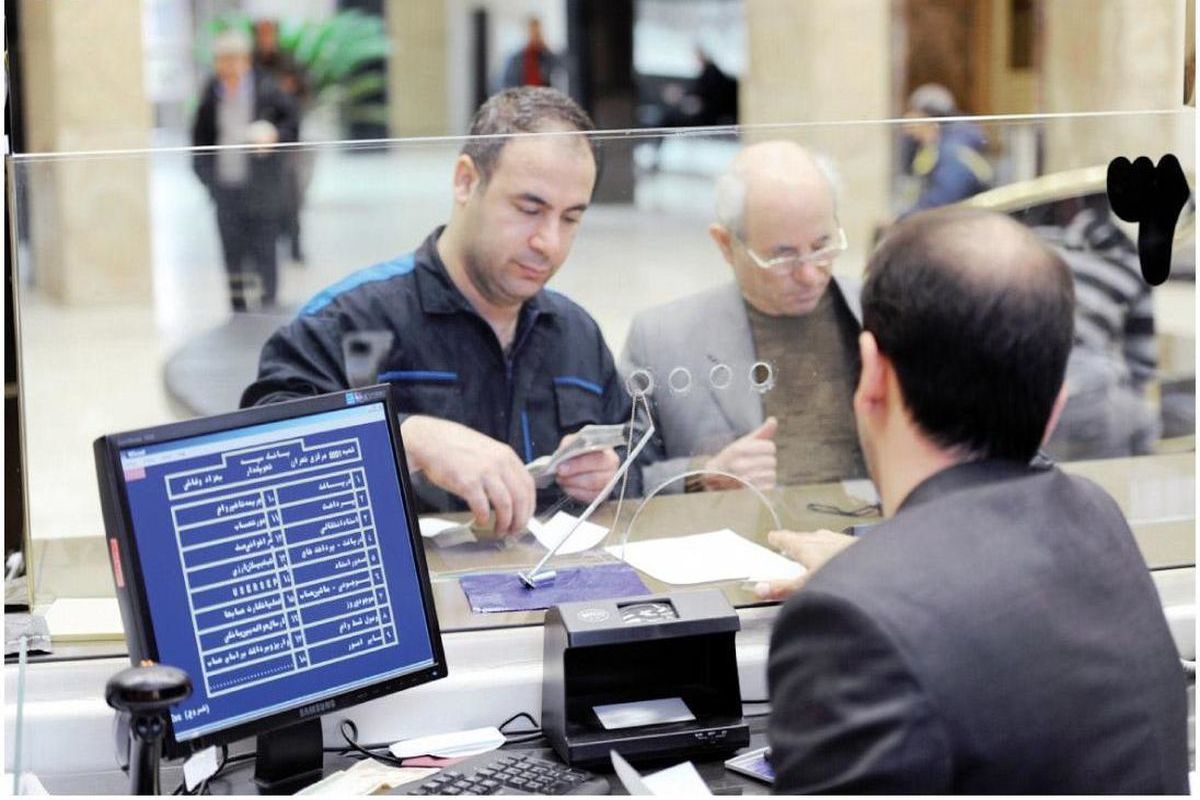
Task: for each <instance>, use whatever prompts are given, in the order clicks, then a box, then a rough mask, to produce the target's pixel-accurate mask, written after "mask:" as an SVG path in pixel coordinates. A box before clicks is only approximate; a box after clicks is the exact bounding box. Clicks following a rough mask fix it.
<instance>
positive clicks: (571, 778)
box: [401, 750, 609, 795]
mask: <svg viewBox="0 0 1200 800" xmlns="http://www.w3.org/2000/svg"><path fill="white" fill-rule="evenodd" d="M401 788H402V790H407V792H406V793H407V794H451V795H453V794H537V795H554V794H583V795H597V794H608V793H609V786H608V781H606V780H605V779H604V778H602V777H600V776H599V775H595V774H593V773H591V772H586V771H584V770H581V769H572V768H571V767H568V766H565V765H563V764H559V763H557V762H554V761H547V760H545V759H542V758H537V757H535V756H531V755H520V754H509V753H505V752H504V751H503V750H500V751H493V752H491V753H485V754H483V755H479V756H474V757H472V758H469V759H466V760H465V761H461V762H459V763H457V764H455V765H454V766H453V767H452V768H449V769H444V770H442V771H441V772H439V773H438V774H437V775H434V776H433V777H432V778H429V779H427V780H425V781H424V782H422V783H421V784H420V785H419V786H416V787H412V788H410V787H409V786H404V787H401Z"/></svg>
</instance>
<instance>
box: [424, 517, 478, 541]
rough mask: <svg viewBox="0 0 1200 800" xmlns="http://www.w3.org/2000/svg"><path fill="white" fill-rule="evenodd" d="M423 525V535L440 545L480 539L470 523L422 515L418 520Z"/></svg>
mask: <svg viewBox="0 0 1200 800" xmlns="http://www.w3.org/2000/svg"><path fill="white" fill-rule="evenodd" d="M417 524H418V525H419V526H420V527H421V536H422V537H423V538H425V539H428V540H429V541H431V542H433V543H434V544H435V545H437V546H438V547H454V546H455V545H459V544H463V543H465V542H475V541H478V537H476V536H475V532H474V531H472V530H471V525H470V523H465V522H451V521H450V520H448V519H440V518H438V517H422V518H421V519H419V520H417Z"/></svg>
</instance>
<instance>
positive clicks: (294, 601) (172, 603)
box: [95, 386, 446, 785]
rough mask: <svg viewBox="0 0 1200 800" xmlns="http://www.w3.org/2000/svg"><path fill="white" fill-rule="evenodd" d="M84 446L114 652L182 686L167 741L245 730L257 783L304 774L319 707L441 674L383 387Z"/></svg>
mask: <svg viewBox="0 0 1200 800" xmlns="http://www.w3.org/2000/svg"><path fill="white" fill-rule="evenodd" d="M95 456H96V470H97V476H98V479H99V485H100V498H101V504H102V507H103V512H104V523H105V528H106V530H107V537H108V552H109V557H110V559H111V562H112V571H113V577H114V581H115V583H116V587H117V596H118V599H119V602H120V606H121V615H122V619H123V621H124V625H125V634H126V640H127V641H128V644H129V654H130V658H131V660H132V661H133V663H135V664H137V663H140V662H141V661H142V660H143V659H149V660H151V661H154V662H158V663H163V664H169V665H172V666H175V667H179V668H181V669H183V670H185V671H187V672H188V674H189V675H190V676H191V678H192V682H193V684H194V687H195V689H194V692H193V694H192V696H191V697H190V698H189V699H187V700H186V701H184V702H182V703H180V704H179V705H178V706H176V707H174V708H172V709H171V714H170V725H169V729H168V732H167V735H166V737H165V739H164V751H165V753H166V755H168V756H171V757H175V756H182V755H186V754H188V753H190V752H193V751H196V750H199V749H201V748H203V747H206V746H208V745H212V744H224V743H228V742H230V741H233V740H235V739H241V738H244V737H247V736H249V735H255V734H257V735H258V736H259V740H258V761H259V763H258V766H257V771H256V775H257V777H258V778H259V779H260V783H262V784H264V785H265V784H268V783H272V782H277V781H278V780H279V779H281V778H288V777H295V778H297V779H301V778H302V777H303V776H305V775H307V777H308V779H312V778H314V777H318V776H319V774H320V760H321V754H320V722H319V716H320V715H322V714H327V713H329V712H332V711H335V710H337V709H341V708H344V707H346V706H349V705H352V704H355V703H361V702H363V701H366V700H370V699H372V698H376V697H379V696H381V695H385V694H388V693H390V692H394V691H397V690H399V689H404V688H406V687H409V686H414V685H416V684H419V683H424V682H426V681H430V680H434V679H436V678H441V677H444V676H445V675H446V659H445V655H444V653H443V650H442V644H441V636H440V633H439V630H438V623H437V617H436V614H435V610H434V604H433V598H432V593H431V589H430V584H429V574H428V568H427V566H426V563H425V556H424V550H423V548H422V545H421V538H420V535H419V529H418V527H417V522H416V517H415V514H414V510H413V502H412V499H411V498H412V495H411V490H410V486H409V479H408V473H407V470H406V468H405V456H404V449H403V446H402V444H401V441H400V435H399V423H398V421H397V417H396V409H395V407H394V406H393V403H392V400H391V397H390V393H389V389H388V387H387V386H375V387H368V388H364V389H359V390H356V391H348V392H339V393H335V394H331V395H325V396H322V397H315V398H311V399H303V400H296V401H291V402H286V403H279V404H276V405H270V406H264V407H260V408H251V409H246V410H243V411H238V412H234V413H231V414H223V415H220V416H215V417H208V418H205V419H196V420H190V421H186V422H179V423H174V424H169V425H161V426H157V427H153V428H145V429H142V430H136V431H129V432H126V433H117V434H113V435H111V436H104V437H101V438H100V439H97V440H96V442H95ZM305 721H308V722H305ZM297 732H302V735H301V736H299V737H298V736H297ZM314 736H315V737H316V743H315V753H314V752H313V751H314V742H313V737H314ZM306 743H307V744H306ZM272 753H275V755H272ZM300 753H303V754H304V755H303V756H302V757H301V756H300V755H299V754H300ZM314 761H315V763H314ZM284 773H287V774H284Z"/></svg>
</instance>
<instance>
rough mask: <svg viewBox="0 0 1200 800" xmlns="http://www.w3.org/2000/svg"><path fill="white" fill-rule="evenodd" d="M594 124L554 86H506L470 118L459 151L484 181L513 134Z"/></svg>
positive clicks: (582, 128)
mask: <svg viewBox="0 0 1200 800" xmlns="http://www.w3.org/2000/svg"><path fill="white" fill-rule="evenodd" d="M595 127H596V126H595V125H594V124H593V123H592V119H591V117H589V116H588V114H587V112H586V111H584V110H583V109H582V108H580V107H579V104H578V103H576V102H575V101H574V100H572V99H571V98H570V97H567V96H566V95H565V94H563V93H562V92H560V91H558V90H557V89H551V88H549V87H547V86H521V87H517V88H513V89H505V90H504V91H502V92H498V93H496V94H494V95H492V96H491V97H489V98H488V99H487V101H486V102H484V104H483V105H481V106H480V107H479V110H478V111H476V112H475V116H474V118H473V119H472V120H471V131H470V134H471V137H472V138H470V139H468V140H467V142H466V144H464V145H463V148H462V153H463V155H467V156H470V157H471V160H472V161H473V162H474V163H475V166H476V168H477V169H478V170H479V172H480V173H481V174H482V175H483V178H484V180H485V181H486V180H487V179H488V178H490V177H491V176H492V172H493V171H494V170H495V167H496V162H497V161H499V160H500V152H501V151H502V150H503V149H504V145H505V144H507V143H508V137H509V136H511V135H512V134H517V133H543V132H551V131H580V132H587V131H591V130H594V129H595ZM587 142H588V147H589V149H590V150H591V152H592V157H593V158H595V157H596V146H595V143H594V142H592V140H591V139H590V138H588V139H587Z"/></svg>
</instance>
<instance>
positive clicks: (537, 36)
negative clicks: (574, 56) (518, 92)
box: [501, 17, 560, 89]
mask: <svg viewBox="0 0 1200 800" xmlns="http://www.w3.org/2000/svg"><path fill="white" fill-rule="evenodd" d="M526 26H527V27H526V31H527V36H526V39H525V44H524V45H522V47H521V49H520V50H518V51H517V52H515V53H513V54H512V55H511V56H509V58H508V61H507V62H506V63H505V65H504V77H503V79H502V80H501V87H502V88H505V89H510V88H513V87H516V86H551V85H552V84H553V78H554V72H555V70H557V69H558V68H559V66H560V63H559V61H560V60H559V57H558V56H557V55H555V53H554V51H552V50H551V49H550V48H549V47H548V46H547V45H546V40H545V39H543V38H542V21H541V20H540V19H538V18H537V17H530V18H529V19H528V20H527V22H526Z"/></svg>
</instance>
